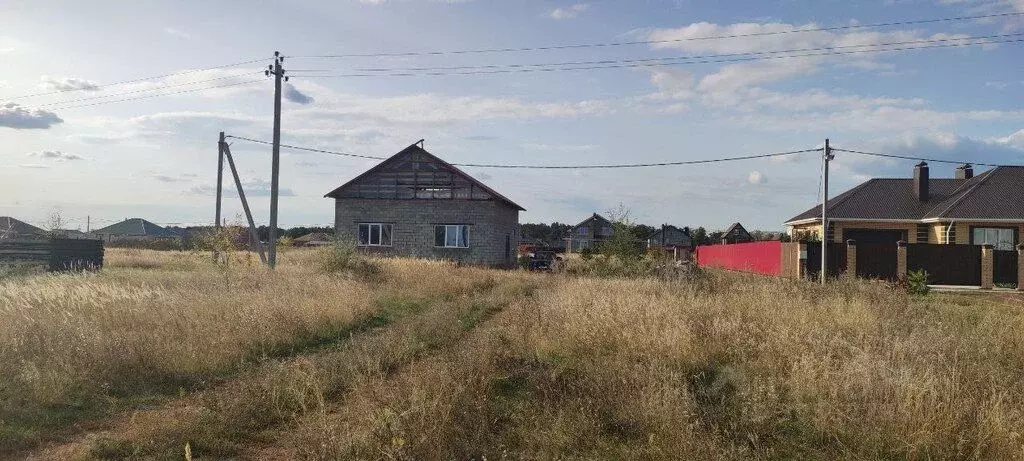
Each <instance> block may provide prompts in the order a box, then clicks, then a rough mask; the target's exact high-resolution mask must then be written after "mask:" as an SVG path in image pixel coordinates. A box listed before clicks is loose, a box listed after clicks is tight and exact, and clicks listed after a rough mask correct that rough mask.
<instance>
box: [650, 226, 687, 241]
mask: <svg viewBox="0 0 1024 461" xmlns="http://www.w3.org/2000/svg"><path fill="white" fill-rule="evenodd" d="M662 232H664V233H665V241H666V243H670V244H671V243H673V241H676V242H679V243H678V244H682V245H690V244H692V243H693V237H692V236H690V232H689V229H687V228H678V227H676V226H672V225H667V226H665V227H664V228H657V229H656V230H655V231H654V232H652V233H651V235H650V236H648V237H647V241H648V242H649V243H660V242H661V234H662Z"/></svg>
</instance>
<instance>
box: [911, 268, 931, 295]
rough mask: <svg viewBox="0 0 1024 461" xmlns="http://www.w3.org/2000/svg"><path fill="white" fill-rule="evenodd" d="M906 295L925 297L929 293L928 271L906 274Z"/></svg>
mask: <svg viewBox="0 0 1024 461" xmlns="http://www.w3.org/2000/svg"><path fill="white" fill-rule="evenodd" d="M906 284H907V293H910V294H912V295H925V294H928V292H929V291H931V288H929V287H928V271H926V270H924V269H918V270H916V271H910V272H908V273H907V282H906Z"/></svg>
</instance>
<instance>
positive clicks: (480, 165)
mask: <svg viewBox="0 0 1024 461" xmlns="http://www.w3.org/2000/svg"><path fill="white" fill-rule="evenodd" d="M225 137H227V138H234V139H240V140H243V141H249V142H254V143H258V144H267V145H270V144H272V143H271V142H269V141H262V140H259V139H252V138H246V137H242V136H231V135H228V136H225ZM281 147H284V148H288V149H294V150H301V151H307V152H317V153H321V154H330V155H338V156H343V157H357V158H365V159H372V160H386V159H387V158H386V157H375V156H371V155H359V154H350V153H346V152H336V151H329V150H324V149H314V148H310V147H301V146H290V145H287V144H281ZM820 150H821V149H804V150H795V151H790V152H774V153H770V154H755V155H743V156H738V157H725V158H716V159H706V160H684V161H678V162H657V163H622V164H608V165H499V164H488V163H451V164H450V165H452V166H462V167H475V168H508V169H535V170H584V169H612V168H647V167H658V166H679V165H700V164H705V163H719V162H732V161H738V160H753V159H759V158H769V157H781V156H785V155H794V154H803V153H807V152H818V151H820Z"/></svg>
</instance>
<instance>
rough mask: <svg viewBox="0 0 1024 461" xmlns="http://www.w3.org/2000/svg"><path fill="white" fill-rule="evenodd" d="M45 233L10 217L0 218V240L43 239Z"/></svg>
mask: <svg viewBox="0 0 1024 461" xmlns="http://www.w3.org/2000/svg"><path fill="white" fill-rule="evenodd" d="M45 235H46V231H45V230H42V229H40V228H38V227H36V226H33V225H31V224H29V223H26V222H24V221H19V220H17V219H14V218H12V217H10V216H0V239H13V238H26V237H43V236H45Z"/></svg>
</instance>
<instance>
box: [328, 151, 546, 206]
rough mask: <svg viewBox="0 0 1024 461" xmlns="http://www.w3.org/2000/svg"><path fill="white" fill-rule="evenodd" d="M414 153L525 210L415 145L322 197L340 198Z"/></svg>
mask: <svg viewBox="0 0 1024 461" xmlns="http://www.w3.org/2000/svg"><path fill="white" fill-rule="evenodd" d="M416 153H418V154H422V155H426V156H427V157H428V158H429V159H431V160H433V161H435V162H437V163H439V164H440V165H441V166H442V167H443V168H444V169H446V170H448V171H450V172H451V173H453V174H455V175H456V176H459V177H461V178H463V179H465V180H467V181H469V182H471V183H472V184H473V185H474V186H475V187H479V188H480V189H483V190H484V191H486V192H487V193H489V194H491V195H492V196H493V197H494V198H495V199H497V200H499V201H501V202H502V203H505V204H506V205H508V206H510V207H512V208H515V209H517V210H519V211H526V209H525V208H523V207H521V206H519V204H517V203H515V202H513V201H512V200H510V199H509V198H508V197H505V196H504V195H501V194H499V193H498V192H497V191H496V190H494V189H491V188H490V187H488V186H487V185H486V184H484V183H482V182H480V181H479V180H477V179H476V178H474V177H472V176H470V175H468V174H466V172H464V171H462V170H460V169H458V168H456V167H455V166H453V165H452V164H450V163H448V162H446V161H444V160H442V159H441V158H439V157H438V156H436V155H434V154H431V153H430V152H427V150H426V149H424V148H422V147H420V146H419V145H417V144H413V145H411V146H409V147H406V148H405V149H402V150H401V151H399V152H398V153H397V154H395V155H392V156H391V157H388V158H387V159H386V160H384V161H382V162H380V163H378V164H377V165H376V166H374V167H373V168H370V169H369V170H366V171H364V172H363V173H362V174H360V175H359V176H356V177H355V178H352V180H351V181H349V182H346V183H345V184H342V185H341V186H338V187H337V188H336V189H334V190H332V191H330V192H328V193H327V194H326V195H324V197H329V198H340V197H341V192H342V191H343V190H345V189H346V188H348V187H349V186H351V185H353V184H356V183H358V182H359V181H360V180H361V179H363V178H365V177H367V176H369V175H371V174H374V173H377V172H380V171H382V170H384V169H385V168H386V167H387V166H388V165H390V164H393V163H395V162H398V161H401V160H402V159H403V158H405V157H406V156H409V155H411V154H416Z"/></svg>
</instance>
